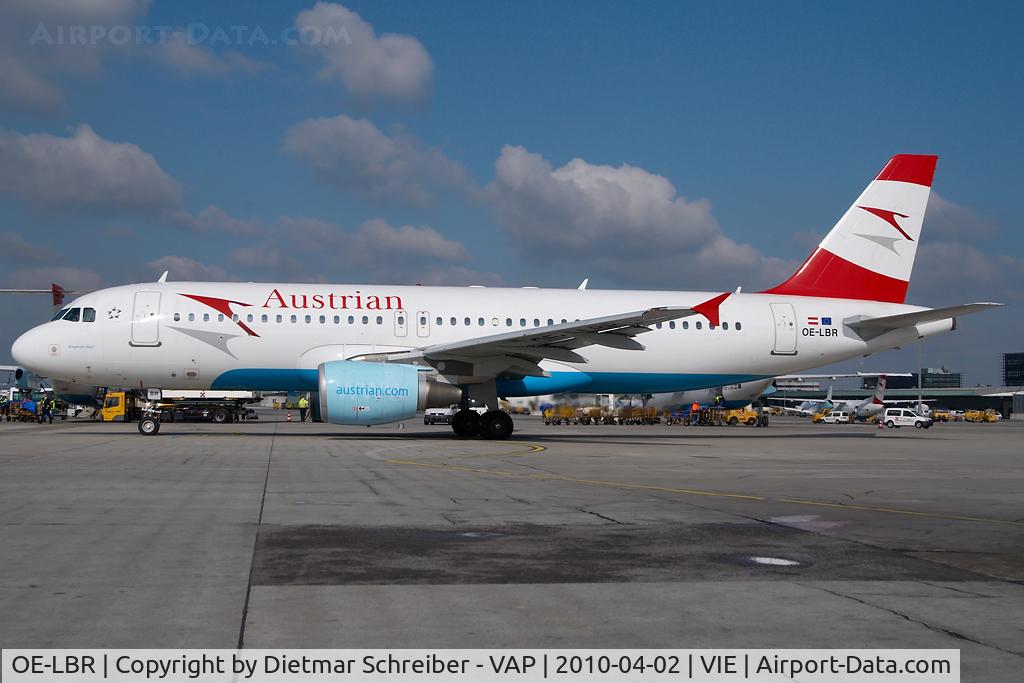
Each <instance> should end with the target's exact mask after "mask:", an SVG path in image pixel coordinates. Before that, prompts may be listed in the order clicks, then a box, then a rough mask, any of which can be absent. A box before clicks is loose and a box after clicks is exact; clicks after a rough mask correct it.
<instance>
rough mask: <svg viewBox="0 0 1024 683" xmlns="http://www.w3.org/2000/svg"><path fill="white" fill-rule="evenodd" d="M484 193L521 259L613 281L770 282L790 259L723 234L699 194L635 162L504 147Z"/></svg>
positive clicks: (778, 277)
mask: <svg viewBox="0 0 1024 683" xmlns="http://www.w3.org/2000/svg"><path fill="white" fill-rule="evenodd" d="M495 166H496V174H495V179H494V181H493V182H492V183H491V184H490V185H489V186H488V187H487V190H486V195H487V197H488V198H489V199H490V201H491V202H492V203H493V206H494V208H495V212H496V216H497V220H498V224H499V225H500V226H501V228H502V229H503V230H504V232H505V234H506V235H507V237H508V239H509V241H510V242H511V243H512V245H513V246H514V247H515V248H516V249H517V250H518V251H519V253H520V254H521V255H522V256H523V258H525V259H529V260H531V261H534V262H539V263H548V264H566V265H572V266H575V267H579V266H580V265H581V264H585V265H586V270H587V273H588V274H590V273H594V274H599V275H606V276H609V277H611V279H612V280H613V281H615V282H616V283H620V284H627V285H636V286H657V287H671V288H679V289H682V288H687V287H692V288H695V289H701V288H707V289H710V288H716V287H723V288H724V287H735V286H736V285H737V284H743V285H745V286H747V287H748V288H749V287H753V286H769V285H772V284H776V281H777V280H781V279H783V278H784V277H785V276H787V275H788V274H789V273H790V272H791V267H792V265H793V264H790V263H789V262H785V261H782V260H780V259H774V258H769V257H765V256H763V255H762V254H760V253H759V252H758V251H757V250H756V249H754V248H753V247H751V246H750V245H745V244H738V243H736V242H734V241H733V240H731V239H729V238H728V237H725V236H724V235H723V234H722V232H721V229H720V228H719V225H718V222H717V221H716V220H715V218H714V216H713V215H712V213H711V203H710V202H709V201H708V200H706V199H696V200H692V201H691V200H688V199H686V198H685V197H681V196H679V195H678V194H677V191H676V188H675V186H674V185H673V184H672V183H671V182H669V180H668V179H666V178H664V177H662V176H659V175H656V174H654V173H650V172H648V171H645V170H644V169H642V168H637V167H635V166H630V165H628V164H623V165H621V166H618V167H613V166H606V165H597V164H591V163H588V162H587V161H584V160H583V159H573V160H572V161H570V162H569V163H567V164H566V165H564V166H562V167H560V168H553V167H552V166H551V164H550V163H549V162H548V161H547V160H546V159H544V158H543V157H541V156H540V155H539V154H535V153H532V152H529V151H527V150H526V149H524V148H522V147H514V146H506V147H504V148H503V149H502V150H501V155H500V156H499V157H498V160H497V162H496V165H495Z"/></svg>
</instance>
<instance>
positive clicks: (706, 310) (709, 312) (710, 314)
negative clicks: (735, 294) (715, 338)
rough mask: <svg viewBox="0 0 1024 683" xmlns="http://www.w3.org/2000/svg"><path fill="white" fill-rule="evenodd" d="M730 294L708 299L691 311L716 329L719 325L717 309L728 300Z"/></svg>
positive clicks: (725, 293)
mask: <svg viewBox="0 0 1024 683" xmlns="http://www.w3.org/2000/svg"><path fill="white" fill-rule="evenodd" d="M730 294H732V292H723V293H721V294H719V295H718V296H716V297H714V298H711V299H708V300H707V301H705V302H704V303H700V304H697V305H696V306H694V307H693V310H694V311H696V312H697V313H700V314H701V315H702V316H704V317H705V318H707V319H708V322H709V323H711V324H712V325H715V326H716V327H717V326H718V324H719V320H718V307H719V306H721V305H722V302H723V301H725V300H726V299H728V298H729V295H730Z"/></svg>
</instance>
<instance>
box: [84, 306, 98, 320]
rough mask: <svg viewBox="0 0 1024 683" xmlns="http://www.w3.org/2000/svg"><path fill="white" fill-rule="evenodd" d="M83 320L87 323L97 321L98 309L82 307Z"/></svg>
mask: <svg viewBox="0 0 1024 683" xmlns="http://www.w3.org/2000/svg"><path fill="white" fill-rule="evenodd" d="M82 322H86V323H92V322H96V309H95V308H83V309H82Z"/></svg>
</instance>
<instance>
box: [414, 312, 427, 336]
mask: <svg viewBox="0 0 1024 683" xmlns="http://www.w3.org/2000/svg"><path fill="white" fill-rule="evenodd" d="M416 335H417V336H419V337H429V336H430V313H429V312H427V311H416Z"/></svg>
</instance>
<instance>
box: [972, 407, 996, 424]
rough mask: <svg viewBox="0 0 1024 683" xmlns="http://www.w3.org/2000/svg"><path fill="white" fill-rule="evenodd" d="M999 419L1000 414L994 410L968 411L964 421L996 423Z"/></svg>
mask: <svg viewBox="0 0 1024 683" xmlns="http://www.w3.org/2000/svg"><path fill="white" fill-rule="evenodd" d="M998 419H999V417H998V414H997V413H996V411H994V410H992V409H989V410H968V411H967V412H966V413H964V420H965V421H967V422H995V421H997V420H998Z"/></svg>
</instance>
